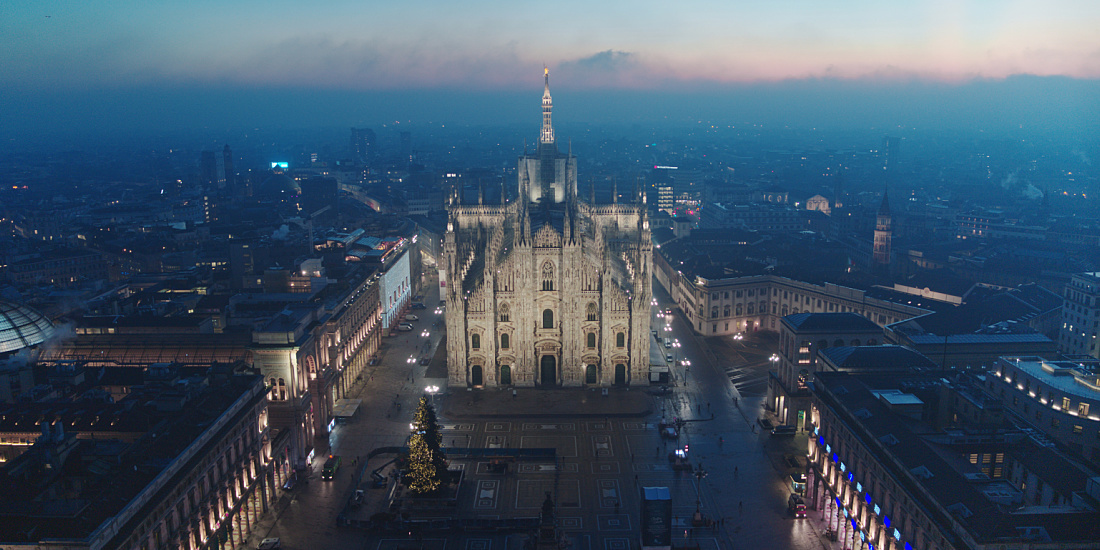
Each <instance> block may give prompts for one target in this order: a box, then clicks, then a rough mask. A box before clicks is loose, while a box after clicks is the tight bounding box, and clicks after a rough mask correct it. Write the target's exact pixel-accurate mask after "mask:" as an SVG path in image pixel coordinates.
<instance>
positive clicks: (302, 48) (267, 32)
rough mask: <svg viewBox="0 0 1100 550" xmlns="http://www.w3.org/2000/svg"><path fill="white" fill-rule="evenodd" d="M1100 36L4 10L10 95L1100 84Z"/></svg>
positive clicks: (280, 0)
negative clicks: (1031, 81) (544, 81)
mask: <svg viewBox="0 0 1100 550" xmlns="http://www.w3.org/2000/svg"><path fill="white" fill-rule="evenodd" d="M1098 29H1100V1H1097V0H972V1H967V0H921V1H915V2H894V1H883V0H847V1H845V0H834V1H823V0H771V1H761V0H677V1H670V0H659V1H658V0H611V1H607V0H596V1H592V0H585V1H580V0H555V1H552V2H547V1H533V0H466V1H463V2H455V1H442V0H401V1H395V0H358V1H352V0H326V1H304V0H296V1H288V0H187V1H181V0H176V1H173V2H165V1H162V0H109V1H94V2H90V1H87V0H77V1H73V0H6V1H4V2H2V3H0V72H2V73H3V75H4V77H3V78H0V99H2V98H3V97H4V95H5V93H6V94H10V95H12V96H13V97H16V98H17V99H18V100H19V101H20V102H21V103H20V104H23V105H25V106H26V107H27V109H32V108H33V107H34V105H36V104H37V103H36V101H37V99H36V98H37V96H38V95H39V94H46V95H50V96H51V97H55V98H56V97H63V96H65V94H68V95H69V96H71V97H72V98H73V99H74V100H76V99H79V98H81V97H83V98H88V97H92V96H94V95H95V94H101V95H99V96H97V97H104V96H102V94H110V93H124V92H126V91H132V90H158V92H157V93H172V92H175V91H180V90H204V91H209V90H233V91H234V92H235V93H240V92H241V91H247V90H257V91H264V92H265V93H268V92H271V91H273V90H274V91H281V90H291V89H292V90H299V91H301V90H318V91H328V92H334V91H345V92H349V91H350V92H363V93H368V92H376V93H382V92H386V93H391V92H400V91H403V90H412V91H418V92H424V91H431V90H457V91H462V92H470V93H478V92H489V93H501V92H511V91H516V90H523V91H526V90H531V89H538V88H540V87H541V82H540V79H539V73H540V72H541V66H542V64H544V63H545V64H547V65H549V66H550V68H551V78H552V82H553V83H556V84H558V88H556V90H555V91H556V92H559V91H560V90H562V89H568V90H574V91H578V92H584V91H592V92H595V91H599V90H605V91H606V90H608V89H616V90H625V91H631V90H634V91H664V92H669V91H672V92H691V91H693V90H701V89H707V90H711V91H713V90H715V89H717V88H721V87H723V86H734V87H744V86H755V85H763V86H767V85H773V84H775V83H777V82H779V83H782V82H787V83H790V82H795V83H797V82H800V81H810V82H812V81H823V80H824V81H829V82H870V83H872V84H881V83H894V84H898V83H902V85H904V83H906V82H917V83H919V84H921V85H933V86H935V85H947V86H954V85H965V84H967V83H971V82H975V81H989V80H994V81H996V80H1000V79H1005V78H1008V77H1012V76H1013V75H1034V76H1041V77H1068V78H1070V79H1073V80H1083V81H1091V82H1095V81H1098V80H1100V30H1098ZM716 87H717V88H716ZM139 95H145V94H144V92H142V93H140V94H139ZM97 101H98V100H97ZM27 112H28V113H29V112H30V111H27ZM364 116H368V115H364Z"/></svg>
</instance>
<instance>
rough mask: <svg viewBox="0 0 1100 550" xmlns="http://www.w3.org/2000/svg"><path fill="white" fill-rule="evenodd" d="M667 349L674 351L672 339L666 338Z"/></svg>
mask: <svg viewBox="0 0 1100 550" xmlns="http://www.w3.org/2000/svg"><path fill="white" fill-rule="evenodd" d="M665 349H672V338H665Z"/></svg>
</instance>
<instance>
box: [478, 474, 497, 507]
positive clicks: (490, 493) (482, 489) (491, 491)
mask: <svg viewBox="0 0 1100 550" xmlns="http://www.w3.org/2000/svg"><path fill="white" fill-rule="evenodd" d="M499 496H500V481H498V480H495V479H483V480H480V481H478V482H477V495H476V496H475V497H474V509H475V510H491V509H494V508H496V507H497V498H498V497H499Z"/></svg>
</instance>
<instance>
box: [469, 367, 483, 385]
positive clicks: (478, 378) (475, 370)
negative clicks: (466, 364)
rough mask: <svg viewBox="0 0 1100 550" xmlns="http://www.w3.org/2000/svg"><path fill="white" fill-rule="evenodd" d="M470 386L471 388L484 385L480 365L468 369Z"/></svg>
mask: <svg viewBox="0 0 1100 550" xmlns="http://www.w3.org/2000/svg"><path fill="white" fill-rule="evenodd" d="M470 384H471V385H473V386H481V385H483V384H484V381H483V380H482V373H481V365H474V366H473V367H471V368H470Z"/></svg>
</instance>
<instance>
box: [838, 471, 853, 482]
mask: <svg viewBox="0 0 1100 550" xmlns="http://www.w3.org/2000/svg"><path fill="white" fill-rule="evenodd" d="M843 469H844V468H841V470H843ZM853 477H854V476H853V475H852V472H848V481H852V478H853Z"/></svg>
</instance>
